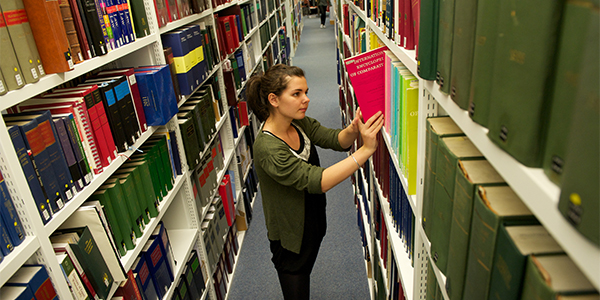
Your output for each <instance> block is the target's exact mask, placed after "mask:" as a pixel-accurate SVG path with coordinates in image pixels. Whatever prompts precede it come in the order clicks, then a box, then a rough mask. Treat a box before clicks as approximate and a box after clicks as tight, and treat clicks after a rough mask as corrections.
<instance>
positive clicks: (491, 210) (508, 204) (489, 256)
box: [463, 186, 537, 299]
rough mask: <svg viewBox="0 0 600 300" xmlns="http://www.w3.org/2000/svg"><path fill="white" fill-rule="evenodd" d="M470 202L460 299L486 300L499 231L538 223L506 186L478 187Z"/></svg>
mask: <svg viewBox="0 0 600 300" xmlns="http://www.w3.org/2000/svg"><path fill="white" fill-rule="evenodd" d="M473 202H474V203H473V219H472V221H471V237H470V240H469V250H468V253H469V257H468V258H467V264H466V272H465V286H464V292H463V299H487V297H488V294H489V287H490V285H489V284H490V277H491V270H492V269H493V267H494V266H493V262H494V255H495V249H496V245H497V235H498V228H500V226H501V224H515V225H518V224H524V225H525V224H536V223H537V220H536V219H535V217H534V216H533V214H532V213H531V211H530V210H529V209H528V208H527V206H525V204H524V203H523V202H522V201H521V199H520V198H519V196H517V194H516V193H515V192H514V191H513V190H512V189H511V188H510V187H509V186H486V187H482V186H479V187H478V190H477V192H476V194H475V199H474V200H473Z"/></svg>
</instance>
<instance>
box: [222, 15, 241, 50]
mask: <svg viewBox="0 0 600 300" xmlns="http://www.w3.org/2000/svg"><path fill="white" fill-rule="evenodd" d="M225 17H226V18H227V20H228V22H229V24H230V25H231V34H232V35H233V42H234V45H233V49H234V51H235V49H237V48H238V47H239V46H240V35H239V30H241V29H240V28H238V27H237V22H236V21H235V15H229V16H225Z"/></svg>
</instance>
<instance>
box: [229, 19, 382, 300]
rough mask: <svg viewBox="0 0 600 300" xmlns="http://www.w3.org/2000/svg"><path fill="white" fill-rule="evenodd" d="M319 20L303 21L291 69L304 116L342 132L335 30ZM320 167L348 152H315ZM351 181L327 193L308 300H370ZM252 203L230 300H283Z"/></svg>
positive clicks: (257, 205)
mask: <svg viewBox="0 0 600 300" xmlns="http://www.w3.org/2000/svg"><path fill="white" fill-rule="evenodd" d="M319 25H320V19H319V18H304V29H303V32H302V36H301V42H300V44H299V46H298V49H297V52H296V56H295V57H294V58H293V64H294V65H296V66H299V67H301V68H302V69H303V70H304V72H305V74H306V78H307V82H308V87H309V93H308V96H309V98H310V99H311V102H310V105H309V109H308V112H307V115H308V116H310V117H313V118H316V119H317V120H319V121H320V122H321V124H323V125H325V126H327V127H330V128H340V127H341V117H340V109H339V101H338V85H337V79H336V78H337V75H336V70H337V65H336V64H337V63H336V45H335V43H336V40H335V36H334V32H333V30H334V26H333V25H330V24H329V18H327V20H326V28H325V29H321V28H319ZM318 151H319V156H320V158H321V164H322V166H324V167H328V166H331V165H333V164H335V163H336V162H338V161H340V160H342V159H344V158H345V157H346V153H344V152H335V151H331V150H323V149H318ZM353 199H354V196H353V193H352V186H351V183H350V180H349V179H347V180H345V181H344V182H342V183H341V184H339V185H338V186H336V187H335V188H333V189H331V190H330V191H329V192H328V193H327V222H328V223H327V226H328V228H327V235H326V236H325V239H324V240H323V244H322V245H321V249H320V252H319V256H318V258H317V262H316V265H315V268H314V269H313V273H312V276H311V299H328V300H335V299H344V300H346V299H369V298H370V297H369V287H368V284H367V276H366V270H365V263H364V259H363V249H362V245H361V240H360V234H359V231H358V228H357V224H356V210H355V208H354V202H353V201H354V200H353ZM255 201H256V202H255V204H254V210H253V211H254V215H253V219H252V223H251V224H250V226H249V229H248V231H247V233H246V237H245V239H244V243H243V245H242V250H241V253H240V255H239V257H238V264H237V267H236V270H235V273H234V276H233V282H232V286H231V288H230V290H229V293H228V299H229V300H238V299H283V295H282V293H281V289H280V287H279V281H278V279H277V273H276V271H275V268H274V267H273V265H272V263H271V260H270V259H271V252H270V251H269V242H268V240H267V230H266V228H265V223H264V215H263V211H262V202H261V198H260V196H259V197H257V199H256V200H255Z"/></svg>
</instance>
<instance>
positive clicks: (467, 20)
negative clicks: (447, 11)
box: [448, 0, 479, 110]
mask: <svg viewBox="0 0 600 300" xmlns="http://www.w3.org/2000/svg"><path fill="white" fill-rule="evenodd" d="M478 2H479V1H477V0H455V3H454V9H455V11H456V12H460V17H457V13H455V20H454V33H453V39H452V56H451V63H450V65H451V66H452V68H451V69H450V73H449V77H448V83H449V84H450V89H449V90H450V97H451V98H452V100H453V101H454V102H455V103H456V104H457V105H458V106H459V107H460V108H462V109H463V110H466V109H468V107H469V94H470V92H471V74H472V66H473V48H474V45H475V28H476V22H477V3H478Z"/></svg>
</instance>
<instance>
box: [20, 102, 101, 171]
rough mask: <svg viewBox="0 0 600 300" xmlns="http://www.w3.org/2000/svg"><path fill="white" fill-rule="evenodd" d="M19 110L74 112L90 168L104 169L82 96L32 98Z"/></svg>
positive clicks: (94, 169)
mask: <svg viewBox="0 0 600 300" xmlns="http://www.w3.org/2000/svg"><path fill="white" fill-rule="evenodd" d="M17 110H18V112H25V111H39V110H50V113H51V114H52V115H55V114H72V115H73V118H74V119H75V120H76V122H75V123H76V125H77V130H78V131H79V135H80V136H81V143H82V144H83V148H84V150H85V155H86V157H87V160H88V164H89V165H90V168H91V169H92V170H93V171H94V174H100V173H102V171H103V168H102V160H101V159H100V152H99V151H100V150H99V149H98V143H97V141H96V137H95V136H94V133H93V130H92V124H91V122H90V118H89V114H88V111H87V108H86V106H85V102H84V100H83V99H82V98H32V99H30V100H27V101H26V102H24V103H21V104H19V106H18V107H17Z"/></svg>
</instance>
